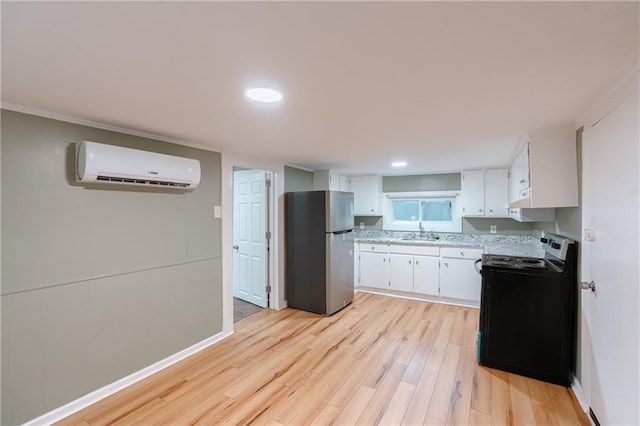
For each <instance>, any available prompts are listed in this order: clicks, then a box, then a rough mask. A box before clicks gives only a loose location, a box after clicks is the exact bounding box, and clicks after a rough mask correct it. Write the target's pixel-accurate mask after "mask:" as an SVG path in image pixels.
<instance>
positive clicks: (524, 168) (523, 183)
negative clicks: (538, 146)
mask: <svg viewBox="0 0 640 426" xmlns="http://www.w3.org/2000/svg"><path fill="white" fill-rule="evenodd" d="M519 157H520V181H519V182H520V190H521V191H522V190H523V189H527V188H529V186H531V185H530V182H529V142H527V143H526V144H525V145H524V148H523V149H522V152H521V153H520V156H519Z"/></svg>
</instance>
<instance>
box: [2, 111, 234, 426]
mask: <svg viewBox="0 0 640 426" xmlns="http://www.w3.org/2000/svg"><path fill="white" fill-rule="evenodd" d="M1 118H2V134H1V136H2V146H1V149H2V155H1V161H2V166H1V173H2V179H1V182H2V183H1V184H2V189H1V197H2V200H1V202H2V206H3V210H2V218H1V220H2V231H3V232H2V235H1V238H2V251H1V253H2V262H1V264H2V281H1V283H2V287H1V289H0V291H1V295H2V316H3V317H2V406H3V412H2V422H1V423H2V424H15V423H20V422H24V421H27V420H29V419H31V418H34V417H36V416H38V415H40V414H43V413H45V412H47V411H50V410H52V409H54V408H56V407H58V406H60V405H63V404H65V403H67V402H69V401H72V400H74V399H76V398H78V397H80V396H82V395H84V394H86V393H89V392H91V391H93V390H96V389H98V388H100V387H102V386H104V385H106V384H109V383H111V382H113V381H115V380H117V379H119V378H122V377H124V376H126V375H128V374H131V373H133V372H135V371H137V370H139V369H141V368H143V367H145V366H148V365H150V364H152V363H154V362H156V361H159V360H161V359H163V358H165V357H167V356H168V355H171V354H173V353H176V352H178V351H180V350H182V349H185V348H186V347H188V346H190V345H192V344H194V343H196V342H198V341H201V340H203V339H205V338H207V337H210V336H212V335H214V334H216V333H218V332H220V331H221V330H222V273H221V250H220V249H221V243H220V232H221V229H220V221H219V219H214V217H213V206H215V205H219V204H220V155H219V154H218V153H214V152H209V151H203V150H198V149H194V148H188V147H184V146H179V145H174V144H168V143H164V142H160V141H155V140H150V139H145V138H141V137H135V136H130V135H125V134H121V133H116V132H111V131H106V130H100V129H95V128H91V127H87V126H81V125H76V124H70V123H65V122H60V121H55V120H50V119H45V118H41V117H35V116H31V115H27V114H21V113H16V112H12V111H6V110H2V117H1ZM82 140H91V141H97V142H103V143H107V144H113V145H121V146H127V147H131V148H138V149H146V150H150V151H156V152H162V153H166V154H172V155H179V156H185V157H191V158H196V159H198V160H200V163H201V168H202V178H201V183H200V185H199V186H198V188H196V189H195V190H194V191H192V192H184V191H169V190H151V189H145V188H139V187H117V186H111V187H107V186H96V185H94V186H87V187H85V186H81V185H78V184H76V182H75V180H74V177H73V176H74V174H73V170H74V167H75V161H74V143H75V142H78V141H82Z"/></svg>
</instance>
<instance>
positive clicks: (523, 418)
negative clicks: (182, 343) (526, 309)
mask: <svg viewBox="0 0 640 426" xmlns="http://www.w3.org/2000/svg"><path fill="white" fill-rule="evenodd" d="M477 324H478V310H477V309H473V308H462V307H457V306H449V305H441V304H433V303H427V302H419V301H413V300H405V299H397V298H389V297H384V296H378V295H373V294H367V293H358V294H357V295H356V299H355V301H354V303H353V304H351V305H350V306H348V307H347V308H346V309H344V310H342V311H341V312H339V313H337V314H335V315H333V316H331V317H322V316H320V315H315V314H311V313H307V312H302V311H297V310H293V309H285V310H282V311H278V312H276V311H270V310H264V311H262V312H260V313H258V314H255V315H253V316H250V317H248V318H245V319H244V320H241V321H239V322H237V323H236V324H235V330H236V332H235V334H234V335H233V336H231V337H228V338H227V339H225V340H223V341H222V342H220V343H218V344H216V345H214V346H212V347H210V348H208V349H205V350H204V351H202V352H199V353H197V354H195V355H193V356H191V357H190V358H188V359H186V360H184V361H181V362H180V363H178V364H175V365H173V366H172V367H169V368H167V369H165V370H163V371H161V372H159V373H157V374H155V375H153V376H151V377H149V378H147V379H145V380H144V381H141V382H139V383H137V384H135V385H133V386H131V387H129V388H127V389H124V390H122V391H120V392H118V393H117V394H114V395H112V396H111V397H109V398H106V399H105V400H103V401H101V402H99V403H97V404H95V405H93V406H90V407H88V408H86V409H84V410H82V411H80V412H78V413H76V414H74V415H72V416H71V417H69V418H67V419H65V420H63V421H62V422H60V424H63V425H106V424H120V425H147V424H149V425H151V424H171V425H177V424H202V425H210V424H248V423H254V424H265V425H306V424H318V425H322V424H327V425H328V424H337V425H352V424H363V425H364V424H382V425H399V424H406V425H417V424H428V425H444V424H459V425H466V424H481V425H490V424H494V425H503V424H504V425H507V424H509V425H527V424H537V425H589V421H588V420H587V418H586V416H585V414H584V413H582V412H581V410H580V408H579V405H578V403H577V401H575V399H574V398H573V395H572V393H571V391H570V390H569V389H567V388H564V387H561V386H556V385H551V384H548V383H543V382H540V381H537V380H532V379H528V378H525V377H522V376H518V375H515V374H508V373H505V372H502V371H498V370H493V369H490V368H484V367H480V366H478V364H477V363H476V332H477Z"/></svg>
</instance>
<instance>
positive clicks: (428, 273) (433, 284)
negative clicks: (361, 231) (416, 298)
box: [356, 243, 483, 305]
mask: <svg viewBox="0 0 640 426" xmlns="http://www.w3.org/2000/svg"><path fill="white" fill-rule="evenodd" d="M359 251H360V255H359V261H358V260H356V263H358V264H359V266H358V271H357V272H356V273H359V275H360V281H359V283H357V284H356V285H359V286H363V287H371V288H380V289H385V290H390V291H398V292H404V293H415V294H416V295H427V296H434V297H441V298H443V299H454V300H450V301H451V302H454V301H455V300H459V301H460V302H462V303H464V304H471V305H475V304H478V303H479V302H480V288H481V281H482V280H481V278H480V274H478V273H477V272H476V270H475V265H474V263H475V261H476V260H477V259H479V258H481V257H482V253H483V249H481V248H468V247H462V248H461V247H438V246H422V245H396V244H390V245H385V244H371V243H361V244H360V246H359ZM432 300H433V299H432Z"/></svg>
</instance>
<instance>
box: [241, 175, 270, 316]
mask: <svg viewBox="0 0 640 426" xmlns="http://www.w3.org/2000/svg"><path fill="white" fill-rule="evenodd" d="M242 171H250V172H259V173H263V174H264V217H263V218H262V220H264V232H265V236H264V250H265V251H264V274H265V283H264V286H265V287H266V288H268V287H271V282H272V280H271V277H270V276H269V273H270V271H271V269H272V268H271V265H270V262H271V248H270V245H271V240H272V238H273V237H272V234H271V232H272V231H271V223H270V217H271V214H270V211H269V208H270V206H271V200H270V198H271V182H272V180H273V178H272V175H273V174H272V173H271V172H270V171H267V170H262V169H247V168H241V169H240V168H237V167H234V168H233V195H232V203H233V204H232V206H233V210H234V211H233V212H232V233H233V244H234V247H235V244H238V242H237V240H236V238H237V235H236V233H237V232H238V229H237V227H236V226H235V225H236V223H235V220H236V212H235V209H236V200H235V198H234V197H235V194H236V173H238V172H242ZM267 235H269V237H267ZM233 254H234V255H233V258H232V262H233V263H232V267H233V271H234V273H235V271H236V266H238V265H237V260H238V259H237V256H235V254H236V251H235V249H234V252H233ZM233 285H234V287H233V292H234V297H235V292H236V287H235V286H236V277H235V276H234V277H233ZM270 295H271V292H270V291H267V290H266V289H265V292H264V298H265V306H264V307H265V308H269V307H270V306H271V304H270V299H271V298H270Z"/></svg>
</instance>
